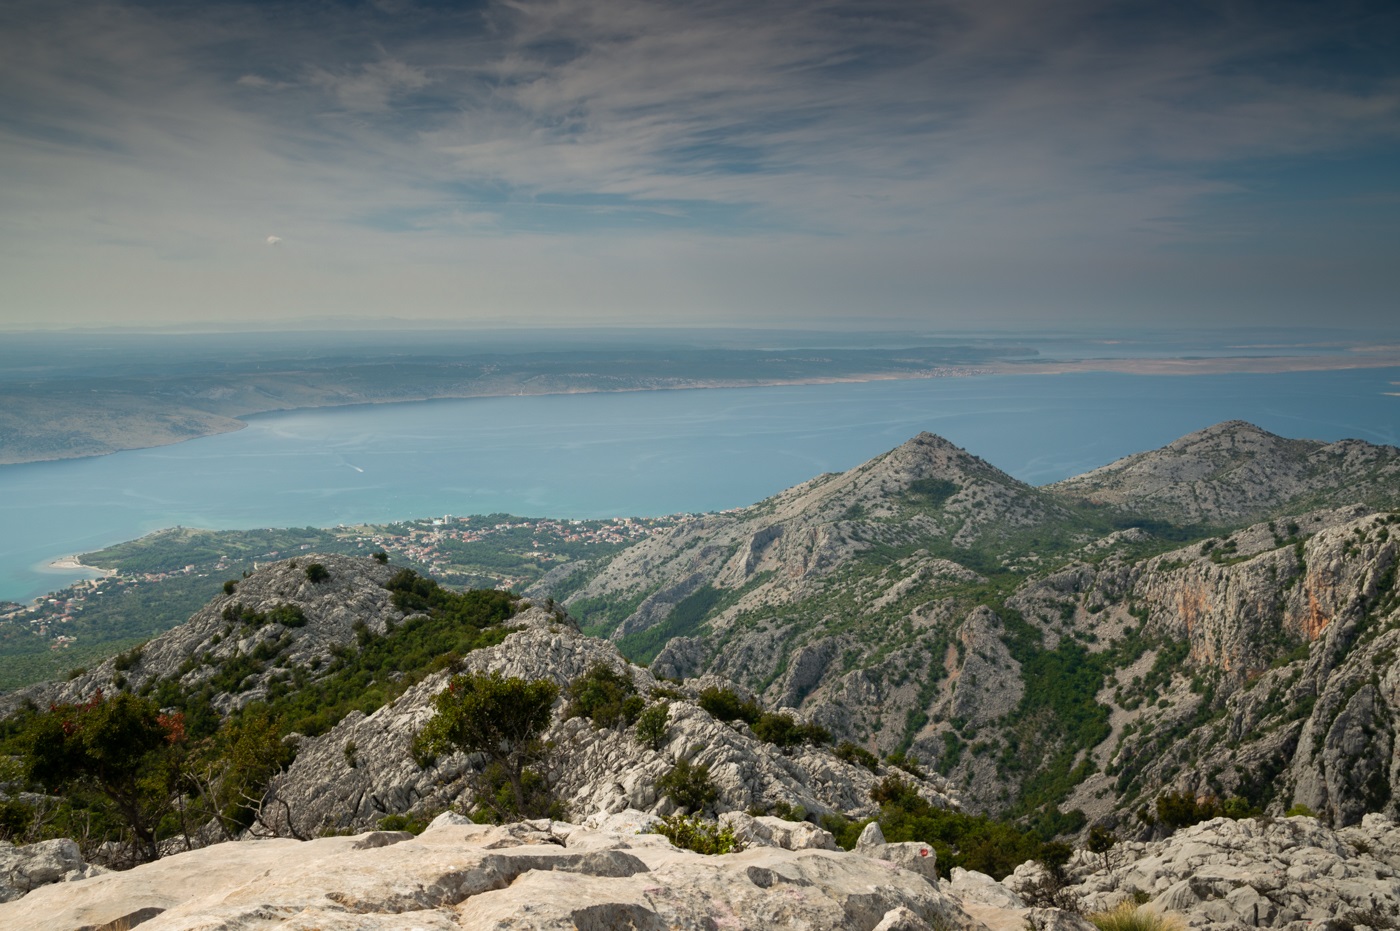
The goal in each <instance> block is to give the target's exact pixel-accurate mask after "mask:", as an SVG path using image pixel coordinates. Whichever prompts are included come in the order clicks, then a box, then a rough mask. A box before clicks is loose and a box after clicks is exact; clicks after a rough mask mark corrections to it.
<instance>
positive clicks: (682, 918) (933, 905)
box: [0, 815, 986, 931]
mask: <svg viewBox="0 0 1400 931" xmlns="http://www.w3.org/2000/svg"><path fill="white" fill-rule="evenodd" d="M122 921H125V922H126V926H133V925H137V924H139V925H140V926H141V927H142V928H144V929H149V931H193V929H196V928H197V929H200V931H235V929H237V931H242V929H251V928H286V929H289V931H290V929H311V928H325V929H330V928H334V929H340V928H345V929H349V928H356V929H366V931H369V929H380V928H382V929H396V931H400V929H401V931H408V929H412V928H417V929H420V931H428V929H434V931H436V929H444V931H445V929H482V931H485V929H506V928H517V929H536V931H546V929H560V931H564V929H570V931H572V929H597V931H611V929H621V928H633V929H655V931H662V929H682V931H684V929H696V931H699V929H706V931H708V929H713V928H725V927H732V928H739V927H773V928H793V929H798V928H801V929H812V931H818V929H830V931H837V929H841V931H847V929H853V931H869V929H873V928H876V927H880V928H884V929H887V931H888V929H890V928H913V929H931V928H942V929H967V931H985V928H986V926H985V925H983V924H982V923H981V922H979V921H977V920H976V919H973V918H972V917H971V916H970V915H968V914H967V913H966V912H965V911H964V910H963V909H962V908H961V906H960V905H959V903H958V901H957V900H956V899H954V898H952V897H950V896H948V895H946V894H945V893H943V892H941V891H940V890H939V889H938V887H937V885H936V884H935V883H931V882H930V881H929V880H928V879H927V878H925V877H924V876H923V875H920V874H919V873H917V872H911V871H909V870H906V869H903V868H901V867H900V866H899V865H898V864H896V863H893V862H890V861H888V860H881V859H876V858H873V857H867V856H862V855H860V854H853V853H845V852H841V851H832V850H823V849H812V848H806V849H798V850H788V849H784V848H782V847H776V846H755V847H751V848H749V849H748V850H745V851H743V852H740V853H734V854H728V855H725V856H717V857H706V856H701V855H699V854H695V853H691V852H689V851H685V850H678V849H676V848H675V847H672V846H671V844H670V842H669V841H667V840H666V839H665V838H663V837H660V836H657V835H637V834H633V833H613V832H610V831H607V830H596V829H589V828H585V827H579V826H576V825H572V824H566V823H563V822H549V821H542V822H525V823H521V824H513V825H505V826H499V827H497V826H483V825H477V824H472V823H470V822H467V821H466V820H465V819H462V818H458V817H455V816H452V815H444V816H443V817H441V818H439V819H437V821H435V822H434V823H433V825H432V826H431V827H429V829H428V830H427V831H425V832H424V833H423V834H422V835H420V836H418V837H414V836H412V835H410V834H405V833H387V832H375V833H369V834H364V835H360V836H358V837H330V838H322V839H319V840H313V841H307V842H299V841H294V840H286V839H272V840H261V841H242V842H237V843H226V844H218V845H215V846H214V847H209V848H205V849H202V850H195V851H191V852H188V853H184V854H178V855H176V856H172V857H167V858H165V859H163V860H159V861H157V862H155V863H151V864H147V865H144V866H140V867H137V868H136V869H134V870H131V871H129V872H125V873H112V874H107V875H104V876H100V877H96V878H92V879H87V880H84V881H81V882H75V883H69V884H63V885H57V886H46V887H44V888H42V889H39V890H36V891H35V892H33V893H31V894H30V895H29V896H27V897H25V898H24V899H22V900H20V901H18V902H13V903H9V904H6V905H0V926H3V927H4V928H6V929H7V931H76V929H79V928H98V927H116V923H117V922H122Z"/></svg>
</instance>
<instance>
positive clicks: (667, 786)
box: [656, 760, 719, 812]
mask: <svg viewBox="0 0 1400 931" xmlns="http://www.w3.org/2000/svg"><path fill="white" fill-rule="evenodd" d="M656 787H657V788H658V789H660V790H661V793H662V794H663V795H665V796H666V797H667V798H669V799H670V800H671V801H672V803H674V804H675V805H677V806H679V807H681V808H684V809H686V810H687V811H690V812H700V811H704V810H705V809H706V808H708V807H709V806H710V805H713V804H714V802H715V800H716V799H718V798H719V789H717V788H715V784H714V782H712V781H711V780H710V767H708V766H706V765H705V764H704V763H700V764H698V765H696V764H692V763H691V762H690V761H689V760H681V761H680V762H678V763H677V764H676V765H675V766H674V767H672V768H671V771H670V772H668V773H667V774H666V775H664V776H662V777H661V778H660V779H658V780H656Z"/></svg>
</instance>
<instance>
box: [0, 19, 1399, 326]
mask: <svg viewBox="0 0 1400 931" xmlns="http://www.w3.org/2000/svg"><path fill="white" fill-rule="evenodd" d="M1397 257H1400V4H1397V3H1395V2H1393V0H1384V2H1347V0H1341V2H1329V3H1325V4H1324V3H1313V2H1294V0H1269V2H1231V0H1217V2H1209V3H1200V2H1192V0H1182V2H1170V3H1164V2H1158V0H1152V2H1131V0H1130V2H1101V0H1056V2H1054V3H1046V2H1030V0H1005V2H999V0H921V2H912V0H908V2H904V0H901V2H887V0H858V2H843V0H773V2H762V0H732V2H731V0H684V2H655V0H652V2H635V0H591V2H590V0H509V2H494V0H486V2H477V3H445V2H415V0H378V2H334V0H301V2H291V3H288V2H224V0H180V2H155V0H152V2H90V0H77V2H75V0H5V3H3V4H0V282H3V288H0V329H9V330H16V329H29V328H64V327H94V326H112V325H125V326H148V325H154V326H184V325H195V324H197V325H208V324H211V323H221V322H222V323H229V324H234V325H248V326H255V325H268V324H275V323H286V322H289V321H300V322H307V321H309V322H311V323H312V324H313V325H316V324H318V323H319V324H320V325H325V326H345V325H347V321H349V323H350V324H353V323H354V322H355V321H363V322H365V323H378V324H382V323H383V322H385V321H398V320H404V321H427V322H437V323H445V324H452V325H457V324H461V325H491V326H501V325H515V326H527V327H529V326H558V325H571V326H589V325H598V324H603V325H611V326H616V325H641V326H737V325H743V326H779V327H781V326H793V325H801V326H807V327H832V328H838V329H839V328H852V327H855V328H867V327H869V328H874V327H922V328H939V327H949V328H958V327H968V326H1008V327H1013V328H1014V327H1017V326H1049V325H1059V324H1065V325H1085V326H1097V325H1103V324H1119V325H1121V324H1132V325H1171V324H1182V325H1193V326H1215V325H1231V326H1238V325H1319V324H1329V325H1331V324H1336V325H1345V326H1352V327H1362V328H1365V327H1371V326H1383V325H1386V324H1391V325H1393V324H1394V321H1395V320H1397V319H1400V307H1397V299H1396V295H1397V294H1400V258H1397Z"/></svg>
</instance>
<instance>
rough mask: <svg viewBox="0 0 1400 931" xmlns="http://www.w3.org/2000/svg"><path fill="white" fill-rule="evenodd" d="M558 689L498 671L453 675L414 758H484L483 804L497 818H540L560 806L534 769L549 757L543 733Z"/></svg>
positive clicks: (420, 737) (480, 788) (416, 745)
mask: <svg viewBox="0 0 1400 931" xmlns="http://www.w3.org/2000/svg"><path fill="white" fill-rule="evenodd" d="M558 695H559V687H558V686H556V685H555V684H554V683H553V682H550V681H549V680H547V679H536V680H533V681H529V682H527V681H526V680H524V679H519V678H514V677H512V678H506V677H504V676H502V675H501V674H500V673H499V672H495V673H491V674H489V675H488V674H485V673H470V674H467V675H462V676H454V677H453V678H452V680H451V681H450V682H449V683H448V686H447V688H446V689H444V690H443V691H441V692H439V693H438V695H437V696H436V697H435V698H434V699H433V707H434V709H435V710H436V712H437V713H436V714H435V715H434V716H433V717H432V719H431V720H430V721H428V724H427V726H426V727H424V728H423V730H422V731H421V732H420V733H419V734H418V736H417V737H416V738H415V740H414V748H413V752H414V755H415V757H418V756H422V755H437V754H440V753H443V752H445V751H450V750H457V751H460V752H462V753H466V754H474V753H480V754H484V755H485V756H486V758H487V760H488V761H489V765H488V766H487V767H486V769H485V770H484V771H483V772H482V773H481V775H480V778H479V779H478V784H477V786H476V790H477V791H476V795H477V799H478V801H480V802H481V803H482V804H485V805H488V806H490V807H492V808H494V809H495V814H496V816H497V817H498V818H501V819H502V820H504V819H505V818H508V817H521V818H540V817H545V816H546V815H550V814H551V809H553V807H554V805H555V803H554V801H553V799H552V798H550V797H549V792H548V786H545V785H542V783H543V781H544V780H543V778H542V777H540V776H539V774H538V773H536V772H535V771H534V770H532V769H530V767H531V766H532V765H533V764H535V763H537V762H540V761H542V760H543V759H544V757H545V754H546V750H547V748H546V747H545V746H544V745H543V744H542V743H541V741H540V739H539V738H540V735H541V734H542V733H544V729H545V728H546V727H548V726H549V717H550V710H551V708H552V707H553V706H554V699H555V698H556V697H557V696H558Z"/></svg>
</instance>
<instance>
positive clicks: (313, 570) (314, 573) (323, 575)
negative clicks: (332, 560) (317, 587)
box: [306, 562, 331, 583]
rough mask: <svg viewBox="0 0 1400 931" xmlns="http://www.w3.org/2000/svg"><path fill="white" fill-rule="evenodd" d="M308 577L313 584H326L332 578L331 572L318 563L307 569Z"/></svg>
mask: <svg viewBox="0 0 1400 931" xmlns="http://www.w3.org/2000/svg"><path fill="white" fill-rule="evenodd" d="M306 577H307V578H308V579H310V580H311V581H312V582H317V583H319V582H324V581H326V579H329V578H330V577H331V573H330V570H329V569H327V568H326V567H325V566H323V565H321V564H320V563H318V562H313V563H312V564H311V565H309V566H307V567H306Z"/></svg>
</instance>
